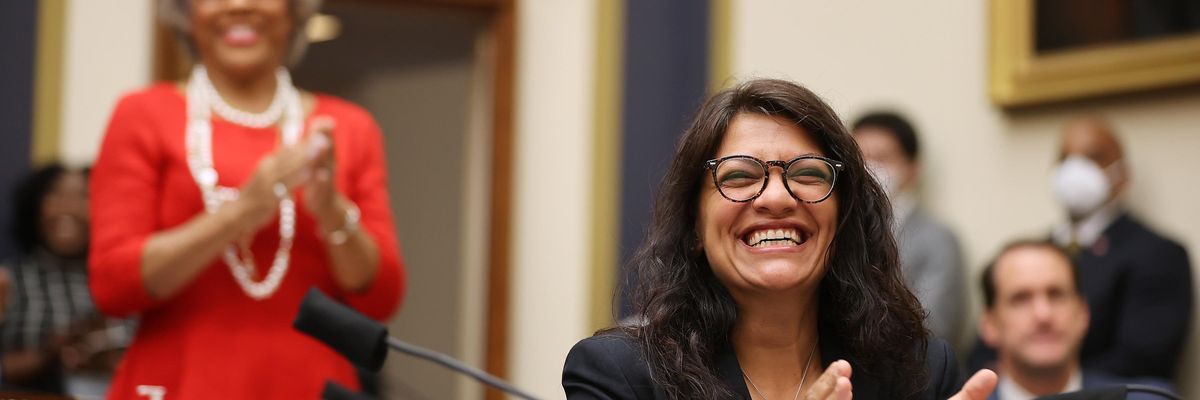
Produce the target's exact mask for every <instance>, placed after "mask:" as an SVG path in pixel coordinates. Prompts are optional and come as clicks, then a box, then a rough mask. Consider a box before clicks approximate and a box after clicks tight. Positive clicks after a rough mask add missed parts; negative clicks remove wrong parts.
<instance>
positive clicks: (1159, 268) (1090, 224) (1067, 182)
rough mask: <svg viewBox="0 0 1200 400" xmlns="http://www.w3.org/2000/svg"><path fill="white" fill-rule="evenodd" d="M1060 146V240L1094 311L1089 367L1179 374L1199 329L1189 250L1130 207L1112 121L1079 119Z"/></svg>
mask: <svg viewBox="0 0 1200 400" xmlns="http://www.w3.org/2000/svg"><path fill="white" fill-rule="evenodd" d="M1061 146H1062V147H1061V150H1060V152H1059V163H1058V166H1057V167H1056V168H1055V172H1054V177H1053V190H1054V195H1055V198H1056V199H1057V200H1058V202H1059V204H1061V205H1062V206H1063V208H1064V209H1065V211H1066V215H1067V218H1066V221H1064V222H1063V223H1062V224H1060V225H1059V226H1057V227H1055V229H1054V231H1053V233H1052V237H1053V239H1054V242H1055V243H1057V244H1059V245H1060V246H1063V247H1064V248H1066V249H1067V251H1068V253H1070V254H1071V255H1072V257H1073V258H1074V260H1075V262H1076V264H1078V265H1079V269H1080V277H1081V279H1080V283H1081V284H1080V288H1081V289H1082V291H1083V294H1084V297H1086V298H1087V300H1088V306H1089V308H1090V309H1091V311H1092V323H1091V329H1089V330H1088V335H1087V337H1086V339H1084V342H1083V352H1082V357H1083V365H1084V367H1087V368H1092V369H1096V370H1100V371H1106V372H1109V373H1113V374H1117V375H1122V376H1129V377H1137V376H1154V377H1160V378H1163V379H1167V380H1170V379H1172V378H1174V376H1175V370H1176V368H1177V366H1178V364H1179V356H1180V355H1181V354H1183V345H1184V341H1185V340H1186V339H1187V337H1188V329H1189V327H1190V326H1191V315H1192V297H1193V293H1192V292H1193V289H1192V271H1191V265H1190V262H1189V261H1188V260H1189V259H1188V255H1187V251H1186V250H1185V249H1184V248H1183V246H1181V245H1180V244H1179V243H1176V242H1174V241H1172V240H1170V239H1167V238H1165V237H1163V236H1161V235H1159V234H1158V233H1156V232H1155V231H1154V230H1152V229H1151V228H1150V227H1148V226H1146V225H1145V224H1143V223H1142V222H1141V221H1139V220H1137V219H1136V218H1134V217H1133V216H1132V215H1130V213H1129V212H1128V210H1126V209H1125V208H1124V207H1123V206H1122V204H1121V195H1122V193H1124V191H1125V189H1126V188H1128V187H1129V178H1130V173H1129V164H1128V162H1127V161H1126V159H1125V155H1124V151H1123V149H1122V147H1121V143H1120V141H1119V140H1118V139H1117V136H1116V133H1115V132H1113V129H1112V126H1111V125H1109V124H1108V122H1107V121H1105V120H1103V119H1101V118H1098V117H1082V118H1078V119H1075V120H1072V121H1070V122H1069V123H1067V124H1066V125H1065V126H1064V128H1063V136H1062V144H1061Z"/></svg>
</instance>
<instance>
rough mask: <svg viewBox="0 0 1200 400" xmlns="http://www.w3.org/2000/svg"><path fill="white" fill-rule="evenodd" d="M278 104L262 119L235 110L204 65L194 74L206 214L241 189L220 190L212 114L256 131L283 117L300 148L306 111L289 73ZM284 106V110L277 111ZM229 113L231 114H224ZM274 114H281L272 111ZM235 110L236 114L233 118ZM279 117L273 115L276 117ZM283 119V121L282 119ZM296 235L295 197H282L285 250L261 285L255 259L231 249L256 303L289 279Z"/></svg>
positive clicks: (190, 91)
mask: <svg viewBox="0 0 1200 400" xmlns="http://www.w3.org/2000/svg"><path fill="white" fill-rule="evenodd" d="M275 86H276V90H275V98H274V99H273V100H272V101H271V107H270V108H268V109H267V111H266V112H264V113H261V114H251V113H247V112H244V111H241V110H237V109H234V108H233V107H231V106H229V104H227V103H225V102H224V101H223V100H221V98H220V95H219V94H218V93H217V90H216V88H214V87H213V85H212V82H211V81H209V79H208V72H207V71H205V69H204V66H203V65H197V66H196V67H195V68H193V69H192V78H191V81H190V82H189V83H188V86H187V118H188V120H187V132H186V133H185V135H186V139H185V140H186V145H187V162H188V169H189V170H191V173H192V178H193V179H195V180H196V184H197V185H198V186H200V193H201V196H202V197H203V200H204V210H205V211H207V212H208V213H210V214H212V213H216V212H217V209H218V208H220V206H221V204H222V203H225V202H228V201H233V200H236V199H237V196H238V189H237V188H230V187H224V186H218V185H217V170H216V169H215V168H214V167H213V157H212V121H211V120H212V114H211V112H210V110H216V111H217V114H218V115H220V116H221V118H223V119H225V120H227V121H229V122H233V123H235V124H238V125H242V126H246V127H250V128H265V127H268V126H271V125H273V124H275V122H277V121H278V120H279V117H280V116H282V117H283V128H282V129H281V130H282V136H283V143H284V144H285V145H290V144H295V143H296V142H297V141H299V139H300V130H301V109H300V93H299V92H298V91H297V90H296V88H295V87H293V86H292V80H291V76H290V75H289V74H288V72H287V70H286V69H284V68H279V70H278V71H276V72H275ZM277 104H279V105H280V106H277ZM223 108H226V109H227V110H224V111H223V110H222V109H223ZM272 109H279V110H276V111H272ZM229 110H232V111H235V112H233V113H231V112H229ZM272 114H273V115H272ZM281 114H282V115H281ZM295 234H296V203H295V201H294V200H293V199H292V195H291V194H290V193H284V194H283V195H281V196H279V248H278V249H277V250H276V251H275V259H274V260H273V261H272V262H271V268H270V269H269V270H268V271H267V275H266V277H265V278H263V280H262V281H260V282H255V281H254V280H253V279H252V278H251V275H252V274H253V273H254V270H255V268H254V258H253V255H251V256H250V257H246V259H245V260H242V259H241V258H240V257H238V253H237V249H236V248H235V246H234V245H232V244H231V245H229V246H228V247H226V248H225V252H224V259H225V264H227V265H228V266H229V271H230V272H231V273H232V274H233V278H234V280H235V281H237V283H238V286H241V288H242V291H243V292H245V293H246V295H247V296H250V298H253V299H255V300H263V299H266V298H269V297H271V295H272V294H274V293H275V291H276V290H277V289H279V284H280V282H282V281H283V276H284V275H285V274H286V273H287V269H288V259H289V257H290V255H291V250H292V240H293V239H294V238H295Z"/></svg>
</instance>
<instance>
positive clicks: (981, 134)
mask: <svg viewBox="0 0 1200 400" xmlns="http://www.w3.org/2000/svg"><path fill="white" fill-rule="evenodd" d="M986 4H987V2H986V1H957V0H941V1H931V2H882V1H877V2H869V4H867V2H828V1H790V0H777V1H747V2H735V3H734V9H733V32H734V34H733V36H734V37H733V40H732V55H731V59H732V64H733V65H732V71H733V73H734V74H736V75H738V76H743V77H744V76H754V77H786V78H790V79H793V80H796V81H798V82H801V83H803V84H805V85H807V86H808V87H810V88H812V89H813V90H814V91H816V92H817V93H819V94H821V95H823V96H824V97H825V98H826V100H828V101H829V102H830V103H831V104H832V105H833V106H834V108H835V109H836V110H837V111H838V112H839V113H841V114H842V116H843V118H844V119H846V120H851V119H853V118H854V117H856V116H858V115H859V114H861V113H862V112H864V111H865V110H866V109H868V108H871V107H873V106H888V107H894V108H897V109H899V110H901V111H903V112H905V113H907V114H909V115H910V116H911V117H912V118H913V119H914V120H915V123H916V124H917V125H918V129H920V132H921V135H922V145H923V146H924V150H923V153H924V155H923V157H924V162H925V171H924V174H923V176H922V179H923V180H924V185H923V194H924V198H925V200H926V205H927V206H928V208H930V209H931V211H932V212H933V213H934V214H936V215H937V216H939V217H940V218H941V219H942V220H943V221H946V222H947V223H949V224H950V225H951V226H952V227H953V228H954V229H955V230H956V231H957V232H958V234H959V237H960V240H961V241H962V243H963V245H964V247H965V251H966V255H967V260H968V264H969V267H970V269H971V273H970V274H969V275H968V276H969V277H970V281H969V282H966V284H968V285H969V286H968V287H969V288H970V289H971V291H972V292H973V293H977V292H978V291H979V290H978V289H977V288H976V286H978V284H977V283H976V281H977V276H978V270H979V269H981V268H982V264H983V263H984V262H985V260H987V259H988V258H990V257H991V256H992V255H993V253H994V252H995V251H996V250H997V249H998V247H999V246H1000V245H1001V244H1002V243H1003V242H1005V241H1007V240H1010V239H1012V238H1015V237H1018V236H1031V235H1033V236H1037V235H1044V234H1045V233H1046V232H1047V231H1048V229H1049V227H1050V226H1051V225H1052V224H1053V223H1055V222H1056V221H1058V220H1060V219H1061V218H1062V217H1061V215H1060V214H1061V213H1060V212H1059V211H1058V208H1057V207H1056V206H1055V204H1054V202H1053V199H1052V198H1051V196H1050V193H1049V189H1048V188H1049V172H1050V165H1051V163H1052V162H1053V160H1054V158H1055V152H1056V144H1057V135H1058V128H1059V125H1060V124H1061V123H1062V122H1063V121H1064V120H1065V119H1067V118H1069V117H1071V116H1073V115H1076V114H1079V113H1099V114H1102V115H1106V116H1108V117H1110V118H1111V119H1112V121H1113V123H1114V124H1115V125H1116V127H1117V128H1118V129H1119V131H1120V132H1121V134H1122V138H1123V139H1124V141H1125V144H1126V147H1127V148H1126V153H1127V158H1128V161H1129V163H1130V164H1131V165H1132V168H1133V180H1134V181H1133V184H1132V186H1131V188H1130V189H1131V190H1132V193H1131V195H1130V196H1128V203H1129V204H1130V206H1131V208H1133V209H1134V210H1135V212H1137V214H1138V215H1140V216H1142V217H1143V218H1144V219H1146V220H1148V221H1149V222H1150V223H1151V224H1153V225H1154V226H1155V227H1158V228H1160V229H1161V231H1162V232H1164V233H1166V234H1168V235H1169V236H1171V237H1173V238H1175V239H1176V240H1179V241H1181V242H1183V243H1184V245H1185V246H1187V247H1188V248H1189V249H1190V255H1191V257H1192V264H1193V266H1194V267H1195V266H1196V265H1200V224H1198V223H1197V222H1200V209H1197V208H1196V206H1195V205H1196V204H1198V203H1200V178H1197V177H1196V175H1195V171H1197V170H1200V157H1196V156H1195V154H1194V153H1195V151H1196V150H1197V149H1200V128H1197V127H1200V112H1198V111H1200V91H1197V90H1195V89H1194V88H1193V89H1192V90H1174V91H1167V92H1161V93H1151V94H1141V95H1134V96H1124V97H1119V98H1113V99H1106V100H1099V101H1088V102H1084V103H1078V104H1071V105H1061V106H1055V107H1050V108H1045V109H1040V110H1036V111H1027V112H1021V113H1006V112H1003V111H1001V110H999V109H997V108H995V107H993V106H992V105H991V104H990V103H989V101H988V99H987V93H986V86H985V79H986V77H987V75H986V74H987V64H986V63H987V54H986V51H987V48H986V43H987V36H986V32H987V20H986V18H987V15H986V12H987V10H986V7H985V6H986ZM1193 269H1195V268H1193ZM1193 275H1194V276H1193V278H1195V277H1196V275H1197V274H1195V273H1193ZM975 296H976V297H977V294H976V295H975ZM975 304H978V303H975ZM978 307H979V306H978V305H976V306H974V307H973V308H978ZM1196 319H1197V316H1193V320H1196ZM1191 342H1192V346H1191V350H1190V351H1189V352H1188V353H1187V355H1186V356H1185V358H1186V359H1187V360H1189V361H1185V369H1184V370H1183V371H1184V373H1183V376H1182V377H1181V379H1180V380H1179V381H1180V382H1181V384H1182V385H1183V387H1184V389H1186V390H1187V392H1186V393H1191V394H1193V395H1195V394H1198V393H1200V361H1196V360H1197V358H1200V352H1198V351H1197V350H1200V349H1197V347H1200V332H1196V330H1195V329H1193V335H1192V340H1191Z"/></svg>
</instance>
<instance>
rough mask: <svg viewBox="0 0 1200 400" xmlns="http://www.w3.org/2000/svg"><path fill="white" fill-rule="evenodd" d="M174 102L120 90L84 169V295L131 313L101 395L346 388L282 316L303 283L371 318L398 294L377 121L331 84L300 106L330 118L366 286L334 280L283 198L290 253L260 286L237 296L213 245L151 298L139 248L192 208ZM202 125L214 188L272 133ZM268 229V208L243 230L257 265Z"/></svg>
mask: <svg viewBox="0 0 1200 400" xmlns="http://www.w3.org/2000/svg"><path fill="white" fill-rule="evenodd" d="M185 103H186V100H185V98H184V96H183V94H182V92H181V91H180V90H178V88H177V87H176V86H175V85H173V84H166V83H164V84H158V85H154V86H151V87H149V88H147V89H144V90H142V91H140V92H136V93H133V94H130V95H127V96H125V97H124V98H122V99H121V100H120V102H119V103H118V104H117V107H116V110H115V111H113V115H112V120H111V121H110V122H109V125H108V129H107V132H106V133H105V136H104V141H103V144H102V147H101V149H100V155H99V158H98V159H97V161H96V165H95V166H94V169H93V170H92V175H91V184H90V185H91V188H90V191H91V193H90V195H91V218H92V228H91V229H92V232H91V234H92V236H91V237H92V244H91V255H90V258H89V259H90V261H89V271H90V286H91V290H92V295H93V297H94V300H95V303H96V306H97V307H98V308H99V309H100V310H101V311H103V312H105V313H107V314H110V315H113V316H128V315H134V316H138V317H140V323H139V327H138V331H137V334H136V336H135V339H134V341H133V344H132V345H131V346H130V348H129V349H128V351H127V352H126V354H125V359H124V360H123V361H122V362H121V365H120V367H119V368H118V370H117V374H116V376H115V378H114V380H113V382H112V388H111V390H110V392H109V395H108V396H109V398H111V399H136V398H145V397H143V395H139V387H141V386H157V387H161V388H163V389H165V391H166V397H165V398H166V399H172V400H183V399H217V398H220V399H233V398H243V399H315V398H317V396H318V395H319V393H320V391H321V388H322V386H323V385H324V383H325V381H326V380H334V381H336V382H338V383H339V384H341V385H343V386H347V387H354V388H356V387H358V383H357V380H356V378H355V374H354V369H353V368H352V366H351V365H350V364H349V363H348V362H347V361H346V360H344V359H343V358H342V357H340V356H338V355H337V354H336V353H334V352H333V351H332V350H330V349H329V348H327V347H325V346H324V345H322V344H320V343H318V342H316V341H315V340H313V339H310V338H308V337H307V336H304V335H303V334H300V333H298V332H296V331H294V330H293V329H292V327H291V322H292V320H293V318H294V317H295V314H296V311H297V309H298V307H299V304H300V300H301V299H302V298H303V296H304V293H305V291H307V290H308V288H310V287H317V288H320V289H321V290H322V291H324V292H325V293H328V294H329V295H330V296H332V297H334V298H336V299H339V300H340V301H342V302H344V303H346V304H348V305H350V306H352V307H354V308H355V309H357V310H358V311H360V312H363V313H364V314H366V315H368V316H371V317H372V318H375V319H377V320H380V321H382V320H385V319H386V318H387V317H388V316H390V315H391V314H392V312H394V311H395V310H396V308H397V307H398V305H399V299H400V297H401V296H402V294H403V288H404V281H405V277H404V269H403V267H402V265H401V259H400V250H399V247H398V245H397V243H396V234H395V229H394V227H393V225H392V212H391V210H390V209H389V206H388V204H389V202H388V194H387V190H386V188H387V186H386V185H387V179H386V176H385V165H384V158H383V145H382V135H381V133H380V131H379V127H378V126H377V125H376V124H375V121H374V120H373V119H372V118H371V116H370V115H369V114H368V113H367V112H366V111H365V110H363V109H362V108H360V107H358V106H355V105H353V104H350V103H349V102H346V101H343V100H340V99H337V98H334V97H331V96H322V95H318V96H317V97H316V105H315V108H314V110H313V112H312V113H310V114H309V118H311V117H313V116H317V115H328V116H331V117H333V118H334V120H336V122H337V126H336V128H335V129H334V132H333V141H334V144H335V145H334V146H335V147H334V149H335V152H336V154H335V156H336V158H337V168H335V172H334V173H335V183H336V185H337V187H338V189H339V191H341V193H343V194H345V195H346V196H347V197H348V198H349V199H350V200H351V201H353V202H354V203H355V204H357V205H358V207H359V209H360V210H361V212H362V219H361V224H362V229H364V230H365V232H367V233H369V234H370V235H371V237H372V238H374V239H375V244H376V245H377V247H378V249H379V268H378V273H377V275H376V276H375V280H374V281H373V283H372V285H371V287H370V288H369V289H368V290H367V291H366V292H364V293H359V294H355V293H347V292H344V291H342V290H340V289H339V288H338V286H337V284H336V283H335V282H334V279H333V275H332V273H331V271H330V267H329V259H328V256H327V254H326V252H325V245H324V243H323V242H322V241H321V239H320V238H318V237H317V234H316V223H315V221H314V220H313V218H312V216H311V215H308V213H307V212H306V211H305V208H304V205H303V204H302V196H296V198H297V205H296V210H297V221H296V237H295V244H294V246H293V247H292V252H291V262H290V266H289V269H288V271H287V275H286V276H285V277H284V278H283V281H282V283H281V284H280V287H279V290H278V291H277V292H275V294H274V295H273V296H271V297H270V298H268V299H265V300H262V301H257V300H254V299H251V298H250V297H248V296H247V295H246V294H244V293H243V292H242V290H241V288H240V287H239V286H238V285H237V282H236V281H234V279H233V276H232V275H231V274H230V272H229V268H228V267H227V266H226V265H225V263H224V262H223V261H222V260H221V259H220V257H214V258H213V259H212V260H209V261H210V264H209V265H208V267H206V268H205V269H204V270H203V271H202V272H201V273H200V274H199V275H198V276H197V277H196V278H195V280H193V281H192V282H191V283H189V284H188V285H187V286H186V287H184V288H183V289H182V290H180V291H179V292H178V293H176V294H175V295H173V296H172V297H170V298H167V299H157V300H156V299H154V298H152V297H150V295H149V294H148V293H147V292H146V289H145V287H144V286H143V283H142V274H141V272H140V271H141V255H142V246H143V245H144V244H145V242H146V239H147V238H149V237H150V236H151V235H152V234H154V233H156V232H160V231H163V230H166V229H170V228H173V227H175V226H177V225H180V224H183V223H185V222H187V221H189V220H191V219H192V218H193V217H195V216H196V215H197V214H200V213H202V212H204V211H203V203H202V201H201V198H200V190H199V188H198V187H197V185H196V182H195V181H194V180H193V179H192V176H191V174H190V173H189V171H188V168H187V159H186V157H185V154H186V151H185V146H184V126H185V124H186V119H187V116H186V111H185ZM306 122H307V121H306ZM212 129H213V134H212V138H213V139H212V140H213V158H214V160H213V164H214V166H215V168H216V169H217V171H218V173H219V175H220V181H219V184H220V185H222V186H228V187H240V186H241V185H242V184H243V183H244V182H245V181H246V180H247V179H248V178H249V177H250V176H251V174H253V172H254V169H255V167H256V166H257V164H258V160H259V159H260V158H262V157H263V156H264V155H266V154H267V153H269V152H270V151H272V150H273V149H274V148H275V147H276V142H277V141H278V133H277V130H275V129H273V128H272V129H251V128H245V127H242V126H238V125H234V124H232V123H229V122H226V121H223V120H219V119H216V118H214V120H213V128H212ZM305 131H307V129H305ZM278 232H279V228H278V220H277V219H276V221H275V222H273V223H271V224H269V225H268V226H266V227H264V228H263V229H262V230H261V231H259V232H258V234H257V235H256V237H255V239H254V243H253V245H252V246H251V249H252V252H253V253H254V256H255V264H256V265H258V266H260V267H259V268H260V271H259V272H260V273H263V272H265V269H266V268H268V267H269V266H270V263H271V260H272V259H273V257H274V252H275V249H276V247H277V246H278V242H279V235H278ZM141 390H146V389H141ZM149 390H155V389H149Z"/></svg>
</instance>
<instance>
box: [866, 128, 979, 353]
mask: <svg viewBox="0 0 1200 400" xmlns="http://www.w3.org/2000/svg"><path fill="white" fill-rule="evenodd" d="M853 134H854V139H855V140H856V141H857V142H858V146H859V147H860V148H861V149H862V152H863V157H864V158H865V159H866V162H867V168H868V169H869V170H870V171H871V172H872V173H873V174H874V176H875V179H877V180H878V181H879V184H880V185H882V186H883V189H884V190H885V191H886V192H887V194H888V198H889V199H890V200H891V203H892V217H893V218H894V220H895V223H894V224H893V226H892V233H893V234H894V235H895V236H896V241H897V242H899V245H900V269H901V270H902V271H903V272H904V280H905V281H906V282H907V283H908V287H909V288H911V289H912V291H913V294H916V295H917V300H919V301H920V302H921V306H922V307H923V308H924V309H925V311H926V312H928V313H929V319H928V320H926V324H927V325H928V327H929V329H930V330H931V331H933V333H934V334H935V335H937V336H939V337H942V338H945V339H946V340H948V341H950V342H952V343H953V342H954V341H955V340H957V339H958V332H959V328H960V327H961V326H962V315H963V304H965V303H966V300H965V297H964V296H965V293H964V292H963V290H962V287H963V283H964V281H963V268H962V252H961V251H960V250H959V246H958V239H956V238H955V236H954V233H953V232H951V231H950V230H949V229H947V228H946V226H944V225H942V224H941V223H939V222H938V221H937V220H935V219H934V218H933V216H931V215H929V214H928V213H926V212H925V211H924V210H923V209H922V208H921V207H920V205H919V204H918V201H917V184H918V181H917V179H918V178H919V176H920V172H921V164H920V161H919V160H918V155H919V153H918V150H919V149H920V142H919V140H918V139H917V132H916V130H915V129H913V127H912V124H910V123H909V122H908V121H907V120H905V119H904V117H902V116H900V115H897V114H895V113H890V112H873V113H870V114H867V115H865V116H863V117H861V118H859V119H858V121H856V122H855V123H854V129H853Z"/></svg>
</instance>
